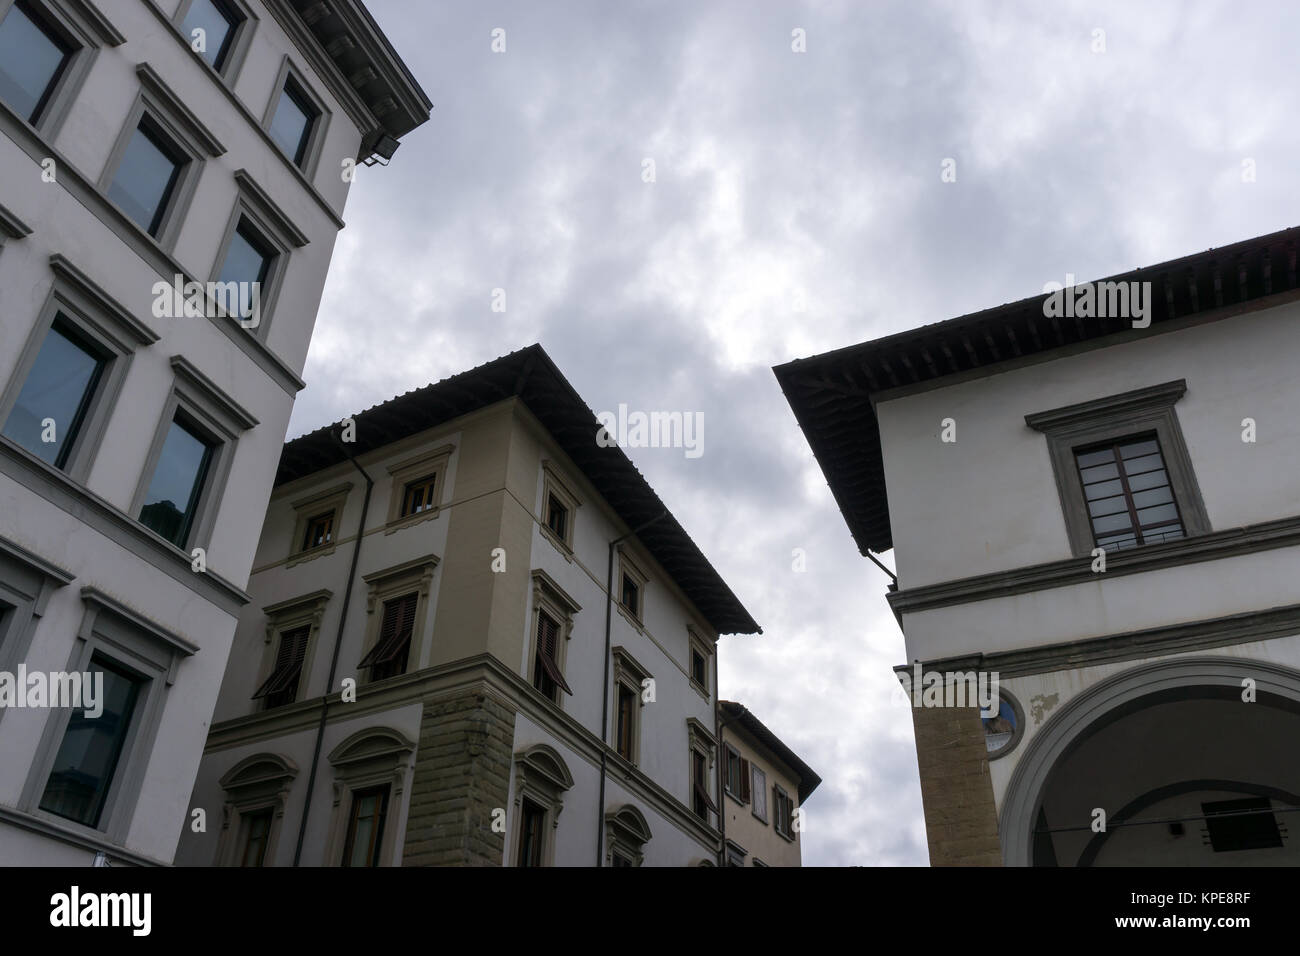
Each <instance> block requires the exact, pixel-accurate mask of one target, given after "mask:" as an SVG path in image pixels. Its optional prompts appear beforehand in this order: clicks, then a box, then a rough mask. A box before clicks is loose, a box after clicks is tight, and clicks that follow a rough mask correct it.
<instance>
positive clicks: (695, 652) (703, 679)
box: [691, 647, 709, 687]
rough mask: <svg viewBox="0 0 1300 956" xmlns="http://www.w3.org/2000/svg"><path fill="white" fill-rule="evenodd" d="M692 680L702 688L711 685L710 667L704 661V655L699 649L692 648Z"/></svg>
mask: <svg viewBox="0 0 1300 956" xmlns="http://www.w3.org/2000/svg"><path fill="white" fill-rule="evenodd" d="M691 680H693V681H695V683H697V684H699V685H700V686H701V687H706V686H708V683H709V665H708V664H707V663H706V662H705V660H704V655H703V654H702V653H700V651H699V649H698V648H695V647H692V648H691Z"/></svg>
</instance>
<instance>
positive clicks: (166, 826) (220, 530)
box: [0, 0, 430, 865]
mask: <svg viewBox="0 0 1300 956" xmlns="http://www.w3.org/2000/svg"><path fill="white" fill-rule="evenodd" d="M429 109H430V104H429V101H428V99H427V97H425V95H424V94H423V92H421V90H420V88H419V87H418V86H417V85H416V83H415V82H414V81H413V80H412V79H411V77H410V75H409V73H408V72H407V71H406V68H405V67H404V66H403V65H402V64H401V62H400V61H399V60H398V58H397V57H396V55H395V54H394V53H393V50H392V48H391V47H390V46H389V44H388V42H387V41H386V40H385V39H384V37H383V35H382V34H381V33H380V32H379V30H378V28H377V27H376V26H375V24H374V22H373V21H372V20H371V19H370V16H369V15H368V14H367V13H366V11H365V9H364V8H363V7H362V6H361V4H360V3H359V2H356V0H330V3H329V4H328V5H326V4H323V3H307V2H300V0H294V2H289V0H137V2H131V3H99V2H95V0H0V169H2V170H3V171H4V177H3V179H4V183H5V187H4V189H3V191H2V192H0V203H2V205H0V245H2V246H3V248H2V249H0V316H3V321H2V322H0V762H2V763H3V766H4V767H5V773H4V774H0V859H3V860H4V861H5V862H6V863H28V864H31V863H40V864H58V865H86V864H89V863H90V862H91V860H92V859H95V858H96V855H97V854H99V853H101V852H102V853H104V854H106V856H107V858H108V859H110V860H111V861H112V862H114V863H127V864H132V863H134V864H167V863H170V862H172V860H173V857H174V854H175V850H176V845H177V840H178V838H179V836H180V833H181V830H182V828H183V827H185V826H186V825H187V822H188V816H187V810H188V801H189V796H190V793H191V791H192V789H193V781H194V776H195V773H196V772H197V770H198V765H199V758H200V756H201V754H202V750H203V740H204V739H205V737H206V734H207V730H208V726H209V723H210V721H211V717H212V711H213V707H214V705H215V703H216V699H217V691H218V688H219V687H220V683H221V676H222V674H223V672H224V670H225V666H226V656H227V653H228V652H229V650H230V646H231V642H232V640H233V638H234V634H235V622H236V619H237V617H238V615H239V611H240V608H241V607H243V605H244V604H245V603H246V602H247V600H248V596H247V594H246V593H245V592H244V590H243V587H244V584H245V582H246V580H247V576H248V572H249V569H250V567H251V564H252V558H253V554H254V551H255V548H256V546H257V540H258V535H259V532H260V529H261V518H262V508H261V507H260V502H264V501H265V500H266V499H267V497H268V495H269V494H270V489H271V483H272V480H273V478H274V475H275V467H276V462H277V461H278V459H279V455H280V448H281V447H282V444H283V439H284V434H285V429H286V427H287V425H288V421H289V413H290V410H291V408H292V406H293V401H294V397H295V395H296V393H297V391H298V390H299V389H300V388H301V387H302V385H303V383H302V380H301V378H300V377H299V373H300V372H301V370H302V367H303V363H304V360H305V358H306V354H307V346H308V341H309V340H310V338H311V333H312V327H313V325H314V323H315V317H316V310H317V307H318V305H319V302H320V297H321V290H322V287H323V285H324V282H325V274H326V270H327V269H328V267H329V262H330V256H331V252H332V250H333V246H334V240H335V236H336V233H337V231H338V230H339V229H340V228H342V227H343V221H342V220H341V219H340V213H341V211H342V209H343V206H344V201H345V199H346V196H347V193H348V189H349V186H350V182H351V179H352V176H351V170H352V168H353V167H354V166H355V164H356V163H357V162H366V161H369V160H372V159H374V160H379V161H382V160H383V159H385V158H386V157H388V156H391V155H392V152H393V150H394V149H395V148H396V146H397V143H398V139H399V138H400V137H401V136H403V135H404V134H405V133H407V132H409V131H410V130H411V129H413V128H414V127H416V126H418V125H419V124H420V123H423V122H424V121H425V120H427V118H428V116H429ZM345 173H346V175H344V174H345ZM191 283H193V285H191ZM250 505H252V506H251V507H250ZM73 675H76V676H75V677H74V676H73ZM83 678H84V687H85V690H86V692H85V693H83V684H82V681H83ZM97 684H98V685H99V687H100V693H96V692H95V690H94V688H95V687H96V685H97ZM6 690H7V692H6ZM91 698H95V699H94V700H92V699H91ZM54 704H59V705H61V706H52V705H54Z"/></svg>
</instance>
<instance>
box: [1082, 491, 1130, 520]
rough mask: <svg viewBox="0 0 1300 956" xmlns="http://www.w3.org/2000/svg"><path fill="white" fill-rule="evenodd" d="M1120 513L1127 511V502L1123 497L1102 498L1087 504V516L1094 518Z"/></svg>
mask: <svg viewBox="0 0 1300 956" xmlns="http://www.w3.org/2000/svg"><path fill="white" fill-rule="evenodd" d="M1121 511H1128V500H1127V499H1126V498H1125V497H1124V496H1123V495H1116V496H1115V497H1114V498H1102V499H1101V500H1099V501H1090V502H1088V514H1090V515H1092V516H1093V517H1094V518H1100V517H1102V516H1103V515H1113V514H1118V513H1119V512H1121Z"/></svg>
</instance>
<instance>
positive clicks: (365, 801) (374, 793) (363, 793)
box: [343, 786, 389, 866]
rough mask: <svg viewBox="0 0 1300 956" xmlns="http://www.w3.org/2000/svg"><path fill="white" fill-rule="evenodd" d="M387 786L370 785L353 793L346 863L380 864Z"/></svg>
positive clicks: (349, 816) (344, 863)
mask: <svg viewBox="0 0 1300 956" xmlns="http://www.w3.org/2000/svg"><path fill="white" fill-rule="evenodd" d="M388 790H389V788H388V787H387V786H383V787H370V788H368V789H366V790H357V791H356V792H354V793H353V794H352V810H351V811H350V812H349V814H348V838H347V843H346V844H345V845H344V847H343V865H344V866H378V865H379V853H380V848H381V847H382V846H383V843H382V841H383V839H384V818H385V817H386V816H387V815H388Z"/></svg>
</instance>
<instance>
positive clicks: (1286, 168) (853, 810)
mask: <svg viewBox="0 0 1300 956" xmlns="http://www.w3.org/2000/svg"><path fill="white" fill-rule="evenodd" d="M368 5H369V6H370V9H371V11H372V12H373V13H374V15H375V18H376V20H377V21H378V22H379V24H380V26H381V27H382V28H383V29H384V30H385V32H387V33H388V35H389V36H390V38H391V39H392V41H393V43H394V45H395V46H396V48H397V50H398V52H399V53H400V54H401V55H402V57H403V58H404V59H405V60H406V61H407V63H408V64H409V65H410V66H411V69H412V71H413V72H414V74H415V75H416V77H417V79H418V80H419V81H420V83H421V84H422V85H423V87H424V88H425V90H426V91H427V92H428V94H429V96H430V98H431V99H432V100H433V101H434V104H435V106H434V111H433V116H432V119H431V120H430V122H429V123H428V124H427V125H425V126H423V127H422V128H420V129H419V130H417V131H416V132H415V133H413V134H411V135H409V136H407V137H406V139H405V141H404V142H403V145H402V147H401V149H400V150H399V151H398V153H397V155H396V157H395V158H394V161H393V163H392V165H391V166H389V167H388V168H387V169H380V168H378V167H376V168H374V169H362V170H361V171H360V172H359V173H358V176H357V180H356V183H355V186H354V189H353V191H352V196H351V198H350V200H349V204H348V208H347V212H346V217H345V218H346V220H347V223H348V226H347V229H346V230H345V231H344V232H343V233H342V235H341V236H340V238H339V243H338V246H337V248H336V251H335V258H334V263H333V266H332V269H331V273H330V278H329V282H328V284H327V286H326V290H325V298H324V303H323V306H322V309H321V313H320V316H319V318H318V321H317V326H316V335H315V338H314V340H313V342H312V347H311V353H310V356H309V358H308V361H307V368H306V371H305V378H306V379H307V381H308V383H309V385H308V387H307V389H306V390H305V391H304V392H303V393H302V394H301V395H300V397H299V399H298V404H297V407H296V409H295V412H294V417H293V421H292V424H291V426H290V429H289V433H290V435H291V436H292V435H298V434H301V433H302V432H305V431H308V430H310V429H312V428H315V427H317V426H318V425H321V424H324V423H326V422H330V421H337V420H338V419H340V418H342V417H343V416H344V415H346V414H348V413H349V412H352V411H356V410H359V409H362V408H365V407H367V406H369V405H372V404H374V403H376V402H379V401H383V400H384V399H387V398H390V397H392V396H393V395H394V394H398V393H401V392H403V391H406V390H407V389H410V388H414V387H417V386H420V385H423V384H426V383H428V382H431V381H436V380H438V379H441V378H444V377H446V376H447V375H450V374H453V373H455V372H459V371H462V370H464V369H467V368H470V367H472V366H474V365H478V364H480V363H482V362H485V361H488V360H490V359H492V358H495V357H497V356H499V355H501V354H504V353H506V352H510V351H513V350H515V349H517V348H520V347H522V346H525V345H528V344H531V343H533V342H541V343H542V345H543V346H544V347H545V348H546V350H547V351H548V352H549V353H550V355H551V357H552V358H553V359H554V360H555V362H556V364H557V365H559V367H560V369H561V370H562V371H563V372H564V374H565V375H566V376H567V377H568V378H569V380H570V381H571V382H573V384H574V386H575V387H576V388H577V390H578V392H579V393H580V394H581V395H582V396H583V397H584V399H586V401H587V403H588V404H589V405H591V406H592V407H593V408H594V409H596V410H602V409H612V408H615V407H617V405H618V404H619V403H620V402H626V403H627V404H628V405H629V407H631V408H633V409H644V410H655V409H658V410H676V411H690V412H697V411H698V412H702V413H703V415H704V421H705V430H704V439H705V441H704V454H703V455H702V456H701V457H698V458H687V457H686V456H685V455H684V454H683V452H682V450H680V449H678V450H671V449H634V450H631V451H630V454H631V455H632V457H633V460H634V461H635V462H636V464H637V466H638V467H639V468H640V469H641V471H642V472H643V473H644V474H645V475H646V477H647V478H648V479H649V481H650V483H651V484H652V485H653V486H654V487H655V489H656V490H657V491H658V492H659V494H660V496H661V497H662V498H663V499H664V501H665V502H666V503H667V504H668V505H669V507H670V508H672V510H673V512H674V513H675V514H676V515H677V517H678V519H679V520H680V521H681V522H682V524H683V525H684V526H685V527H686V529H687V530H688V531H689V532H690V533H691V534H692V536H693V537H694V538H695V540H696V542H697V543H699V545H700V547H701V548H702V549H703V551H704V552H705V554H706V555H707V556H708V557H709V558H710V559H711V560H712V562H713V564H714V565H715V566H716V567H717V568H718V570H719V571H720V572H721V573H722V575H723V577H724V578H725V579H726V580H727V581H728V583H730V584H731V586H732V588H733V589H734V590H735V591H736V593H737V594H738V595H739V596H740V598H741V600H742V601H743V602H744V603H745V604H746V606H747V607H748V608H749V609H750V611H751V612H752V613H753V615H754V617H755V618H756V619H757V620H758V622H759V623H760V624H761V625H762V626H763V628H764V632H765V633H764V634H763V635H762V636H761V637H760V636H751V637H727V638H724V639H723V642H722V652H721V671H720V673H721V682H722V693H723V695H724V696H725V697H728V698H731V699H736V700H740V701H743V702H745V703H746V704H747V705H748V706H749V707H750V709H752V710H753V711H754V712H755V713H756V714H757V715H758V716H759V718H760V719H762V720H763V721H764V722H765V723H767V725H768V726H769V727H771V728H772V729H773V730H774V731H776V732H777V733H778V734H779V735H780V736H782V737H783V738H784V739H785V740H786V741H787V742H788V743H789V744H790V745H791V746H792V747H793V748H794V749H795V750H796V751H797V752H798V753H799V754H800V755H801V756H803V757H804V759H805V760H807V761H808V763H809V764H810V765H811V766H812V767H813V768H814V769H816V770H817V771H818V772H819V773H820V774H821V775H822V777H823V780H824V782H823V784H822V786H821V787H820V789H819V790H818V791H817V793H816V794H814V796H813V797H812V799H810V800H809V802H808V806H807V808H806V814H807V818H806V830H805V839H804V847H803V852H804V862H805V864H817V865H855V864H856V865H924V864H925V863H926V861H927V855H926V850H925V830H924V824H923V821H922V816H921V800H920V789H919V784H918V779H917V772H916V758H915V750H914V745H913V739H912V727H911V718H910V714H909V713H908V710H907V707H906V705H905V703H903V702H902V700H901V699H900V695H899V694H898V692H897V691H896V684H895V682H894V680H893V677H892V673H891V668H892V667H893V666H894V665H896V664H899V663H903V662H904V660H905V654H904V648H903V639H902V635H901V633H900V632H899V629H898V626H897V625H896V623H895V622H894V619H893V617H892V616H891V615H890V613H889V611H888V608H887V606H886V604H885V601H884V589H885V582H886V579H885V576H884V575H883V574H881V573H880V572H879V571H878V570H877V569H875V568H874V567H873V566H872V565H871V564H870V563H869V562H868V561H867V560H866V559H865V558H862V557H860V556H859V555H858V553H857V551H856V548H855V547H854V545H853V542H852V540H851V538H850V537H849V534H848V531H847V529H846V528H845V526H844V523H843V521H842V519H841V518H840V516H839V513H838V511H837V509H836V508H835V505H834V502H833V500H832V498H831V494H830V491H829V490H828V489H827V487H826V483H825V480H824V478H823V477H822V474H821V472H820V470H819V469H818V468H817V466H816V464H815V462H814V461H813V458H812V455H811V453H810V452H809V450H808V447H807V445H806V444H805V442H804V441H803V438H802V436H801V435H800V432H799V430H798V428H797V426H796V425H795V422H794V418H793V415H792V414H791V413H790V410H789V407H788V406H787V405H786V403H785V400H784V398H783V397H782V395H781V393H780V390H779V389H778V388H777V385H776V381H775V379H774V377H773V375H772V372H771V366H772V365H774V364H779V363H782V362H785V361H788V360H789V359H791V358H796V357H803V356H807V355H811V354H815V353H817V352H821V351H825V350H827V349H831V348H836V347H840V346H844V345H848V344H851V343H855V342H860V341H864V340H867V339H872V338H877V337H879V336H882V335H886V334H889V333H892V332H896V331H899V330H902V329H907V328H912V327H915V326H918V325H922V324H925V323H929V322H935V321H939V320H942V319H945V318H950V317H953V316H956V315H961V314H963V313H966V312H971V311H975V310H978V309H982V308H986V307H989V306H992V305H997V304H1000V303H1003V302H1007V301H1011V300H1015V299H1019V298H1023V297H1025V296H1029V295H1033V294H1036V293H1039V292H1041V291H1042V288H1043V284H1044V283H1045V282H1048V281H1053V280H1055V281H1057V282H1063V281H1064V280H1065V274H1066V273H1067V272H1069V273H1074V274H1075V275H1076V276H1078V278H1079V279H1080V280H1086V279H1094V278H1100V277H1102V276H1105V275H1110V274H1112V273H1115V272H1118V271H1121V270H1126V269H1130V268H1134V267H1138V266H1145V265H1151V264H1153V263H1156V262H1161V261H1164V260H1166V259H1170V258H1173V257H1176V256H1180V255H1184V254H1187V253H1191V252H1196V251H1200V250H1203V249H1206V248H1209V247H1211V246H1218V245H1223V244H1225V243H1228V242H1232V241H1235V240H1238V239H1244V238H1248V237H1251V236H1255V235H1259V234H1262V233H1265V232H1270V231H1273V230H1275V229H1280V228H1283V227H1286V226H1291V225H1295V224H1297V222H1300V215H1297V213H1296V212H1295V211H1294V205H1295V202H1294V200H1295V196H1296V190H1295V182H1296V174H1297V171H1298V170H1297V168H1296V165H1297V157H1298V156H1300V150H1297V143H1296V139H1297V137H1300V124H1297V123H1296V122H1295V107H1294V91H1293V85H1294V84H1293V82H1292V78H1293V75H1294V57H1295V51H1294V40H1293V38H1294V37H1295V36H1296V35H1297V27H1300V6H1296V5H1292V4H1284V3H1262V2H1260V3H1252V4H1241V3H1227V2H1225V3H1187V2H1181V3H1159V2H1145V3H1142V4H1134V3H1130V2H1118V3H1113V4H1105V3H1061V2H1054V3H1051V4H1044V3H1041V2H1024V3H1014V2H998V3H991V2H952V3H921V2H900V3H888V2H871V3H865V2H847V0H845V2H808V3H794V2H784V3H777V2H759V0H744V2H735V3H724V2H712V0H708V2H705V0H690V2H683V3H673V2H667V0H655V2H653V3H651V2H632V0H619V2H617V3H610V2H595V0H593V2H588V3H578V2H564V3H561V2H542V0H523V2H518V3H501V2H492V0H459V2H458V0H437V2H427V0H368ZM498 28H499V29H502V30H504V31H505V34H504V36H505V51H504V52H500V53H494V52H493V51H492V35H493V31H494V30H496V29H498ZM795 30H802V31H803V36H804V37H805V38H806V39H805V43H806V52H795V51H794V50H793V49H792V45H793V44H794V43H795V40H794V38H793V31H795ZM1098 31H1102V32H1098ZM1101 47H1104V49H1097V48H1101ZM949 159H951V160H953V161H954V163H955V167H954V168H955V172H956V181H955V182H944V181H943V179H942V176H941V173H942V171H943V168H944V163H945V160H949ZM647 160H650V161H653V173H654V175H653V182H646V181H645V178H646V176H647V173H646V171H647V170H648V169H649V165H648V163H647ZM1252 179H1253V181H1251V180H1252ZM495 289H504V290H505V293H506V311H505V312H504V313H501V312H494V311H492V296H493V290H495ZM381 333H382V334H381ZM796 548H799V549H803V551H804V553H805V554H806V570H804V571H803V572H798V571H795V570H794V569H793V561H792V553H793V551H794V549H796ZM885 561H886V563H889V564H891V565H892V563H893V556H892V555H888V554H887V555H886V556H885ZM905 583H906V582H904V584H905Z"/></svg>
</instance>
